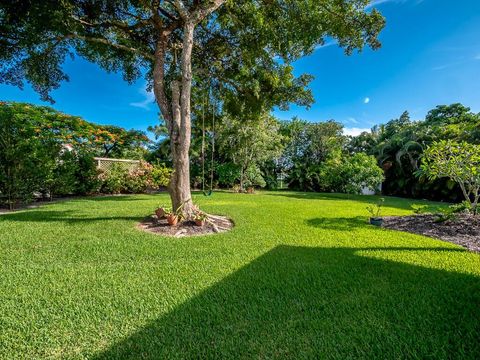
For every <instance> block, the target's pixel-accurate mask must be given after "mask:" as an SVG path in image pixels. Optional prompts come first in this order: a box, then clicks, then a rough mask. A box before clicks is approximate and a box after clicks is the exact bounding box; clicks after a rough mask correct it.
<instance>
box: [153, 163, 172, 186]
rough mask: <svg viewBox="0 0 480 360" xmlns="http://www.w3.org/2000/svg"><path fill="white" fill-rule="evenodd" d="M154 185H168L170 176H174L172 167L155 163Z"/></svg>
mask: <svg viewBox="0 0 480 360" xmlns="http://www.w3.org/2000/svg"><path fill="white" fill-rule="evenodd" d="M151 176H152V185H153V187H154V188H156V189H158V188H159V187H164V186H168V184H169V183H170V177H171V176H172V169H170V168H168V167H166V166H165V164H154V165H153V168H152V173H151Z"/></svg>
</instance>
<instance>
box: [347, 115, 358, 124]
mask: <svg viewBox="0 0 480 360" xmlns="http://www.w3.org/2000/svg"><path fill="white" fill-rule="evenodd" d="M347 122H349V123H352V124H358V121H357V119H355V118H354V117H349V118H347Z"/></svg>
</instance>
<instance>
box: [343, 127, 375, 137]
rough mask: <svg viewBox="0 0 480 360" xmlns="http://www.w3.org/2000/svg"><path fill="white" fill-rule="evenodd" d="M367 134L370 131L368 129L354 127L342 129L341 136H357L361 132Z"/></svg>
mask: <svg viewBox="0 0 480 360" xmlns="http://www.w3.org/2000/svg"><path fill="white" fill-rule="evenodd" d="M365 131H366V132H369V131H370V129H368V128H356V127H352V128H344V129H343V134H344V135H349V136H358V135H360V134H361V133H362V132H365Z"/></svg>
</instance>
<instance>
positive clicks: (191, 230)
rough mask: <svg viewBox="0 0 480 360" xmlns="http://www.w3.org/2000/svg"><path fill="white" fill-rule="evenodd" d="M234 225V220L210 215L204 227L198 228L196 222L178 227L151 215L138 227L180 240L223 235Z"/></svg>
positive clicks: (180, 224)
mask: <svg viewBox="0 0 480 360" xmlns="http://www.w3.org/2000/svg"><path fill="white" fill-rule="evenodd" d="M233 225H234V224H233V222H232V220H230V219H229V218H227V217H225V216H218V215H210V214H209V215H208V219H207V221H206V222H205V225H204V226H197V225H195V222H194V221H188V220H187V221H183V222H181V223H178V224H177V225H176V226H170V225H168V223H167V220H166V219H158V218H157V216H156V215H151V216H149V217H147V218H146V219H145V220H143V221H142V222H141V223H139V224H138V227H139V228H140V229H142V230H144V231H148V232H151V233H154V234H157V235H164V236H172V237H176V238H180V237H186V236H200V235H211V234H217V233H222V232H226V231H229V230H231V229H232V228H233Z"/></svg>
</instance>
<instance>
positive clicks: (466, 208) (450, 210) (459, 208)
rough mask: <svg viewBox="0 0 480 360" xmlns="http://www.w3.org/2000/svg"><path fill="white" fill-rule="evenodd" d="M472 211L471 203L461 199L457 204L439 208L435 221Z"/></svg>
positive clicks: (451, 218) (446, 219) (439, 221)
mask: <svg viewBox="0 0 480 360" xmlns="http://www.w3.org/2000/svg"><path fill="white" fill-rule="evenodd" d="M462 213H463V214H470V213H473V209H472V205H471V204H470V202H468V201H462V202H461V203H459V204H453V205H450V206H449V207H447V208H441V209H440V210H439V212H438V213H437V214H435V215H436V217H437V218H436V219H435V222H437V223H442V222H446V221H450V220H455V219H457V218H458V214H462Z"/></svg>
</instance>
